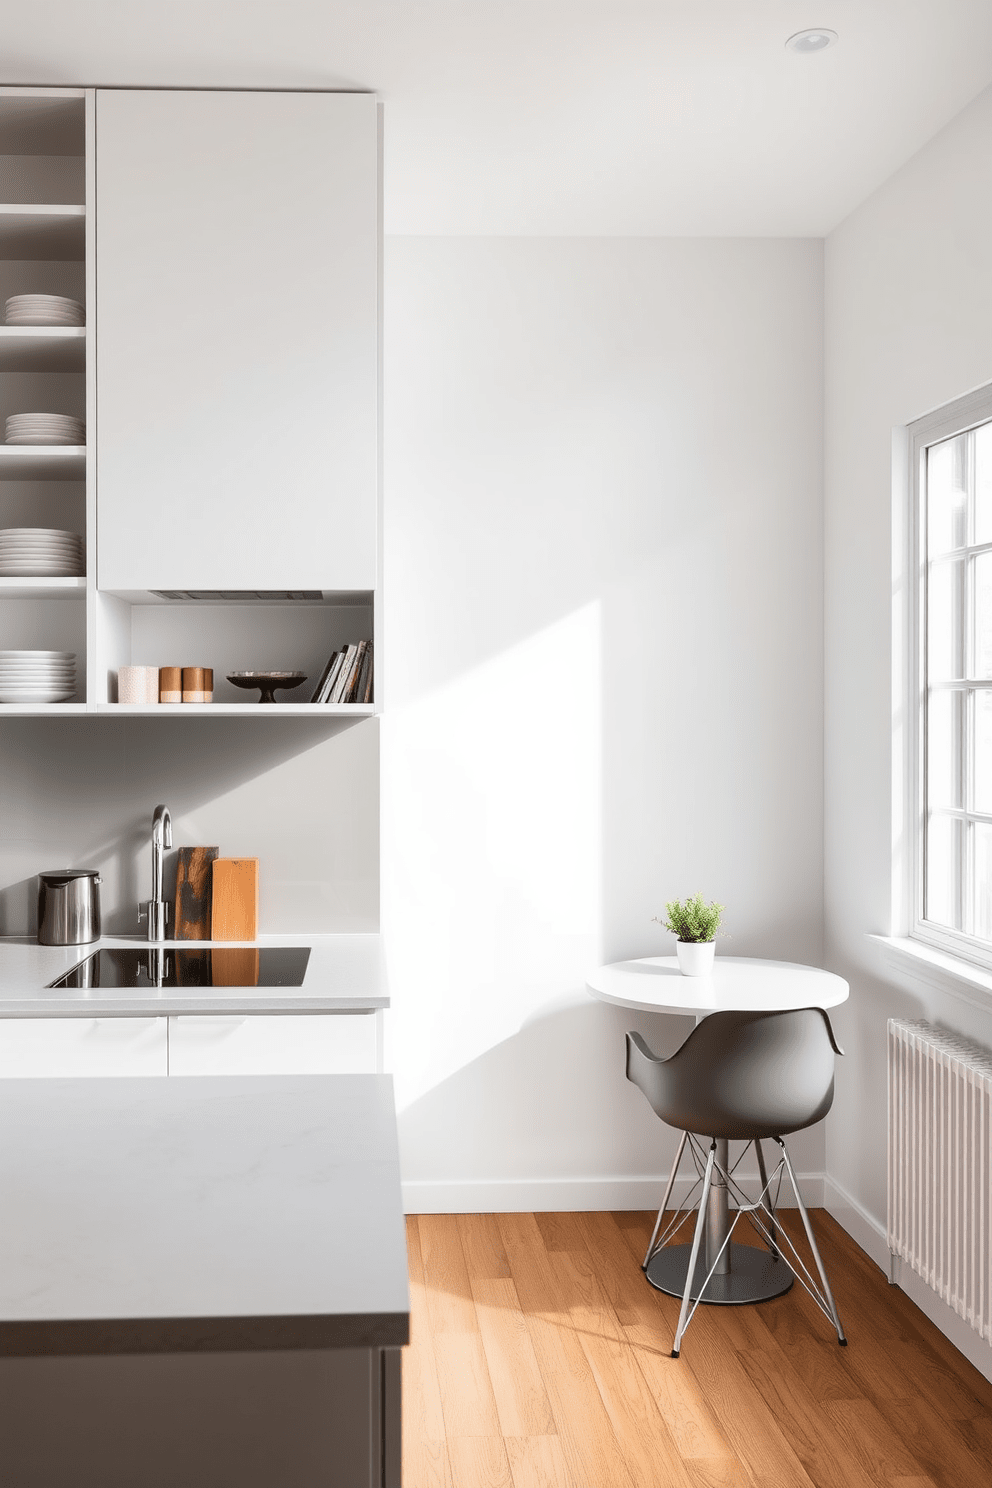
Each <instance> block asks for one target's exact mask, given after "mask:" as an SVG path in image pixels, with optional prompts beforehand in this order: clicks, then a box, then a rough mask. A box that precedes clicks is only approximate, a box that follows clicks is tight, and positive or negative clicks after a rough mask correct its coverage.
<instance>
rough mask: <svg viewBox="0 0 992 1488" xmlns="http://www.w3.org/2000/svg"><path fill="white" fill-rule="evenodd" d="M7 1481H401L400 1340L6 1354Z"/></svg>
mask: <svg viewBox="0 0 992 1488" xmlns="http://www.w3.org/2000/svg"><path fill="white" fill-rule="evenodd" d="M0 1440H2V1442H3V1446H2V1458H3V1466H2V1470H0V1477H2V1480H3V1482H4V1483H8V1484H10V1488H56V1485H61V1484H72V1488H138V1485H140V1488H179V1485H182V1488H276V1485H278V1488H314V1485H315V1484H318V1483H319V1484H321V1485H324V1488H399V1484H400V1350H399V1349H380V1348H372V1349H320V1350H305V1349H291V1350H285V1351H282V1350H269V1351H266V1352H258V1353H256V1352H238V1353H196V1354H182V1353H168V1354H131V1355H128V1354H118V1355H112V1356H105V1357H94V1356H89V1357H70V1358H65V1357H62V1358H59V1357H34V1358H23V1357H22V1358H16V1359H11V1358H6V1359H0Z"/></svg>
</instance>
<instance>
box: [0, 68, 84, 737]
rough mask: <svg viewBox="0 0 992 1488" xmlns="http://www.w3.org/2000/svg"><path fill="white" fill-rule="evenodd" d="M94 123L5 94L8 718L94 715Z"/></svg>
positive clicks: (4, 688)
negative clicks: (89, 310) (90, 305)
mask: <svg viewBox="0 0 992 1488" xmlns="http://www.w3.org/2000/svg"><path fill="white" fill-rule="evenodd" d="M92 113H93V95H92V93H91V92H87V90H85V89H79V88H76V89H37V88H0V156H2V157H3V169H2V175H0V194H2V195H3V198H4V200H3V201H2V202H0V321H2V324H0V435H2V439H3V442H2V443H0V717H4V716H8V715H22V714H31V713H37V714H39V715H42V716H50V715H51V714H53V713H55V714H58V715H64V714H74V713H85V712H87V711H88V707H87V702H86V696H87V693H86V689H87V665H86V657H87V636H88V632H89V626H88V624H87V613H88V610H89V609H90V607H91V605H92V595H91V586H90V585H89V584H88V582H87V578H86V572H87V563H86V555H87V551H88V550H89V549H90V548H91V547H92V541H91V539H92V536H93V533H94V532H95V512H94V511H93V509H92V502H91V500H90V499H89V498H88V491H87V460H86V434H85V430H86V426H87V424H88V423H91V422H92V407H91V404H92V401H93V379H92V366H91V363H92V347H91V345H90V342H89V339H88V337H87V332H86V326H85V319H86V316H85V309H84V306H85V304H86V303H87V301H90V300H91V298H92V295H91V286H90V284H89V279H90V277H91V268H92V258H93V255H92V241H91V240H92V236H93V225H92V222H91V220H90V218H89V214H88V213H87V207H86V202H87V198H88V196H91V195H92V169H91V162H88V160H87V138H88V136H89V135H90V134H91V131H92Z"/></svg>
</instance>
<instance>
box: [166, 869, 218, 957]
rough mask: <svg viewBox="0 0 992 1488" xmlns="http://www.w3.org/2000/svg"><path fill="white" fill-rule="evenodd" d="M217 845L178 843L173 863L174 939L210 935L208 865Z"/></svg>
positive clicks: (196, 938)
mask: <svg viewBox="0 0 992 1488" xmlns="http://www.w3.org/2000/svg"><path fill="white" fill-rule="evenodd" d="M219 853H220V848H219V847H181V848H180V849H179V862H178V865H177V867H176V939H177V940H209V939H210V903H211V897H212V893H211V890H212V886H213V885H212V878H211V867H212V864H213V862H214V859H215V858H216V857H217V856H218V855H219Z"/></svg>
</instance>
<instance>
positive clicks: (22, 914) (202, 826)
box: [0, 717, 378, 935]
mask: <svg viewBox="0 0 992 1488" xmlns="http://www.w3.org/2000/svg"><path fill="white" fill-rule="evenodd" d="M160 801H161V802H165V804H166V805H168V807H169V808H170V811H171V812H172V817H173V824H174V841H175V846H176V847H177V848H178V847H179V846H180V845H181V844H182V843H184V842H192V843H196V842H200V843H216V844H217V845H218V846H220V848H221V851H222V852H223V853H225V854H226V855H231V856H239V855H252V856H259V857H260V858H261V859H262V861H263V872H262V907H261V914H262V923H263V926H265V927H266V928H271V929H276V930H278V929H283V928H289V929H297V928H302V927H303V926H304V925H309V926H310V927H311V928H313V929H314V930H320V929H337V928H347V929H374V928H375V927H376V924H377V916H378V896H377V874H378V862H377V858H378V830H377V829H378V720H375V719H367V720H364V721H362V722H361V723H359V722H358V721H352V720H350V719H333V718H326V719H314V720H313V721H311V720H310V719H301V718H294V719H278V718H273V719H271V720H269V719H264V720H251V721H246V720H241V719H232V718H216V719H213V718H203V717H197V718H195V719H189V720H186V719H182V718H173V717H169V718H161V719H155V718H149V719H126V720H125V719H120V720H118V719H104V718H93V719H90V718H79V719H76V718H69V719H65V718H62V719H51V720H48V719H45V720H38V719H5V720H3V721H2V724H0V821H2V823H3V829H2V835H0V883H3V884H4V885H5V886H4V887H3V888H2V889H0V933H3V934H6V935H11V934H15V935H16V934H30V933H33V932H34V931H35V929H36V926H37V917H36V904H35V898H36V892H37V886H36V880H35V879H34V878H33V877H32V875H33V874H36V873H37V872H39V871H41V870H44V869H49V868H55V867H61V866H73V867H94V868H99V869H100V870H101V873H102V876H103V879H104V890H103V907H104V929H105V930H106V931H107V932H109V933H112V934H121V933H138V931H139V926H138V922H137V908H136V906H137V904H138V902H139V900H142V899H147V898H148V893H149V879H150V863H151V852H150V841H151V819H152V812H153V810H154V807H155V806H156V804H157V803H158V802H160ZM174 881H175V854H174V853H173V854H171V855H169V856H168V857H167V860H166V892H167V893H171V892H172V886H174ZM266 900H267V906H268V923H267V920H266ZM297 906H298V913H297ZM294 915H295V922H294V923H288V924H287V919H290V920H291V919H293V917H294Z"/></svg>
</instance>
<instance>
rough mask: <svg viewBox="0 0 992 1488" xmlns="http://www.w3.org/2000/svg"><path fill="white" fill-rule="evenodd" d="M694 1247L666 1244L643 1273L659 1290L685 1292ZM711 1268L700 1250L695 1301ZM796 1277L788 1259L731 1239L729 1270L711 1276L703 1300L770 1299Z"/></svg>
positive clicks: (738, 1301) (728, 1302) (673, 1293)
mask: <svg viewBox="0 0 992 1488" xmlns="http://www.w3.org/2000/svg"><path fill="white" fill-rule="evenodd" d="M691 1249H692V1247H691V1246H689V1245H666V1246H663V1247H662V1249H661V1250H659V1251H658V1253H657V1255H654V1256H652V1257H651V1260H650V1262H649V1264H648V1267H647V1270H646V1271H645V1273H644V1274H645V1275H646V1276H647V1279H648V1281H649V1282H650V1283H651V1285H652V1286H653V1287H655V1288H656V1290H657V1291H659V1292H667V1293H668V1295H669V1296H670V1297H681V1296H682V1295H683V1293H684V1292H685V1278H686V1272H687V1271H688V1269H689V1253H690V1251H691ZM708 1269H709V1268H708V1267H707V1265H706V1258H705V1255H704V1254H703V1253H701V1254H700V1256H699V1259H698V1260H697V1262H696V1275H695V1277H694V1283H695V1284H694V1286H693V1291H692V1298H693V1301H695V1299H696V1297H697V1296H699V1288H700V1287H701V1286H702V1284H703V1282H704V1281H705V1280H706V1272H707V1270H708ZM794 1279H795V1278H794V1277H793V1275H792V1272H791V1271H790V1270H789V1268H788V1266H787V1265H786V1264H785V1262H784V1261H783V1260H780V1259H777V1258H776V1257H775V1256H773V1255H772V1253H771V1251H768V1250H758V1249H756V1248H755V1246H753V1245H734V1244H733V1243H731V1245H730V1270H729V1271H726V1272H724V1273H723V1275H716V1276H711V1277H710V1280H709V1285H708V1286H707V1288H706V1290H705V1292H703V1295H702V1297H701V1299H700V1300H701V1301H703V1302H714V1303H717V1304H719V1305H721V1306H724V1307H733V1306H739V1305H741V1304H742V1303H745V1302H767V1301H768V1300H769V1298H771V1297H781V1295H782V1294H783V1292H787V1291H788V1290H789V1288H790V1287H791V1285H792V1283H793V1281H794Z"/></svg>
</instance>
